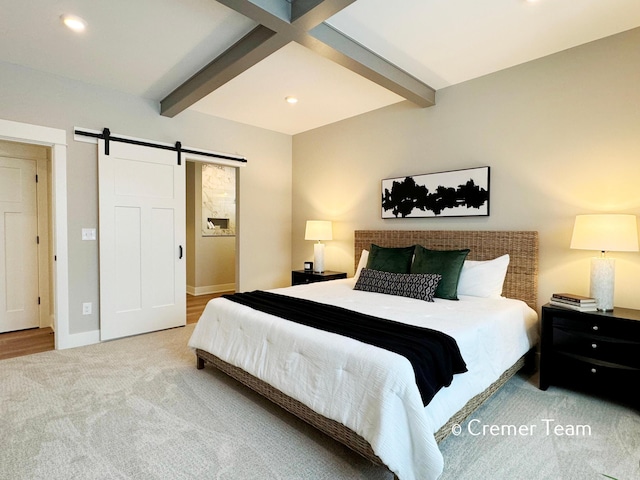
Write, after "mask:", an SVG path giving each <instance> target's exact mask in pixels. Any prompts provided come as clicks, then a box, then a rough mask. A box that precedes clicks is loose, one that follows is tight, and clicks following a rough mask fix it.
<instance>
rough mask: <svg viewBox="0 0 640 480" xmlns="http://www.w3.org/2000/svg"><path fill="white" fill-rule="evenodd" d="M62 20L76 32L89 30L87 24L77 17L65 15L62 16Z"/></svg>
mask: <svg viewBox="0 0 640 480" xmlns="http://www.w3.org/2000/svg"><path fill="white" fill-rule="evenodd" d="M60 20H61V21H62V23H64V24H65V25H66V26H67V27H69V28H70V29H71V30H73V31H74V32H84V30H85V29H86V28H87V22H85V21H84V20H83V19H82V18H80V17H77V16H75V15H68V14H66V13H65V14H64V15H60Z"/></svg>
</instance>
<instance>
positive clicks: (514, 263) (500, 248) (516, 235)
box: [354, 230, 538, 310]
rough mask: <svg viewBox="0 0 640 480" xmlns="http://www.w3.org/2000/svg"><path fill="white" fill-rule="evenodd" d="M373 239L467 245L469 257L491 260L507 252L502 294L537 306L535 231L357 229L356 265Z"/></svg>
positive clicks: (393, 244)
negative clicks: (508, 258) (507, 262)
mask: <svg viewBox="0 0 640 480" xmlns="http://www.w3.org/2000/svg"><path fill="white" fill-rule="evenodd" d="M372 243H374V244H376V245H379V246H381V247H408V246H410V245H422V246H423V247H425V248H429V249H432V250H453V249H461V248H469V249H471V251H470V252H469V256H468V257H467V258H468V259H469V260H491V259H493V258H496V257H499V256H500V255H504V254H505V253H508V254H509V257H510V261H509V268H508V270H507V276H506V278H505V281H504V287H503V289H502V294H503V295H504V296H505V297H509V298H516V299H519V300H523V301H524V302H526V303H527V304H528V305H529V306H530V307H531V308H533V309H534V310H537V308H538V307H537V298H538V232H531V231H493V232H491V231H465V230H460V231H456V230H356V231H355V243H354V248H355V267H356V268H357V267H358V262H359V261H360V255H361V253H362V250H369V249H370V248H371V244H372Z"/></svg>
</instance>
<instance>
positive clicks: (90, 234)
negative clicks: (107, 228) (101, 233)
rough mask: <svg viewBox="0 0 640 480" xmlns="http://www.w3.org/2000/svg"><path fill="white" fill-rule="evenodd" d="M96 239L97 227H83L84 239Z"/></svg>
mask: <svg viewBox="0 0 640 480" xmlns="http://www.w3.org/2000/svg"><path fill="white" fill-rule="evenodd" d="M95 239H96V229H95V228H83V229H82V240H95Z"/></svg>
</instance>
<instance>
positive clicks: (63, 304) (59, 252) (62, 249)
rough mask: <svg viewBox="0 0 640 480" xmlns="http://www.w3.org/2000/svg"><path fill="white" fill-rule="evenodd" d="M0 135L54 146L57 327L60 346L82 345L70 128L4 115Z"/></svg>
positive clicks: (56, 340)
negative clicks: (75, 288)
mask: <svg viewBox="0 0 640 480" xmlns="http://www.w3.org/2000/svg"><path fill="white" fill-rule="evenodd" d="M0 139H1V140H6V141H8V142H20V143H28V144H34V145H44V146H48V147H50V148H51V177H52V178H51V190H52V191H51V201H52V209H51V212H52V217H53V218H52V219H51V223H52V230H53V231H52V232H51V233H52V241H53V252H54V256H55V259H56V260H55V262H54V267H53V268H54V273H53V295H52V297H53V298H54V308H53V330H54V331H55V348H56V350H59V349H64V348H71V347H74V346H78V343H77V341H76V340H74V339H73V338H72V337H73V336H72V335H70V334H69V258H68V239H67V132H66V131H65V130H61V129H57V128H50V127H43V126H40V125H32V124H28V123H20V122H13V121H10V120H3V119H0Z"/></svg>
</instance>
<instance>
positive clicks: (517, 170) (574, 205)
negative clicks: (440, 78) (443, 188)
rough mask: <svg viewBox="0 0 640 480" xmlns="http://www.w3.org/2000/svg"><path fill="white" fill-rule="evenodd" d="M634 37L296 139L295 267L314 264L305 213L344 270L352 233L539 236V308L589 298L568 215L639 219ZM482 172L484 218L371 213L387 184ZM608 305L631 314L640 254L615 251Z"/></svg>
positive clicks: (332, 261) (334, 264) (638, 32)
mask: <svg viewBox="0 0 640 480" xmlns="http://www.w3.org/2000/svg"><path fill="white" fill-rule="evenodd" d="M639 45H640V29H635V30H632V31H629V32H626V33H623V34H620V35H617V36H613V37H609V38H606V39H603V40H600V41H597V42H594V43H591V44H587V45H584V46H581V47H577V48H574V49H571V50H567V51H564V52H561V53H558V54H556V55H553V56H549V57H545V58H542V59H539V60H536V61H533V62H529V63H526V64H523V65H520V66H516V67H513V68H510V69H507V70H504V71H501V72H498V73H495V74H492V75H488V76H485V77H482V78H479V79H476V80H472V81H469V82H466V83H463V84H460V85H456V86H452V87H449V88H446V89H443V90H441V91H439V92H438V93H437V102H436V106H434V107H431V108H426V109H420V108H416V107H415V106H413V105H411V104H409V103H407V102H403V103H400V104H396V105H393V106H390V107H387V108H384V109H381V110H378V111H375V112H372V113H369V114H365V115H362V116H359V117H356V118H353V119H349V120H345V121H342V122H340V123H336V124H333V125H329V126H327V127H323V128H319V129H316V130H313V131H310V132H307V133H303V134H299V135H296V136H295V137H294V142H293V158H294V166H293V205H294V208H293V224H292V227H293V228H292V233H293V237H292V244H293V254H292V267H293V268H300V267H301V266H302V262H303V261H305V260H310V259H312V257H313V247H312V245H311V242H307V241H305V240H304V224H305V220H307V219H330V220H333V221H334V222H335V223H334V238H335V239H334V240H333V241H331V242H327V247H326V253H325V263H326V267H327V268H328V269H331V270H340V271H347V272H349V274H353V247H352V245H353V231H354V230H355V229H369V228H371V229H478V230H507V229H526V230H538V231H539V232H540V254H541V261H540V277H539V280H540V282H539V285H540V287H539V298H538V300H539V303H540V304H543V303H545V302H546V301H547V299H548V298H549V296H550V295H551V293H553V292H557V291H570V292H574V293H578V294H588V293H589V292H588V290H589V264H590V262H589V258H590V257H591V256H592V255H593V254H594V253H593V252H588V251H580V250H570V249H569V242H570V238H571V232H572V227H573V221H574V217H575V215H576V214H581V213H597V212H617V213H632V214H636V215H638V214H640V189H639V184H640V107H639V106H640V48H638V46H639ZM484 165H489V166H490V167H491V215H490V216H489V217H477V218H435V219H434V218H429V219H387V220H382V219H381V217H380V180H381V179H384V178H390V177H396V176H403V175H413V174H421V173H430V172H438V171H444V170H453V169H461V168H469V167H477V166H484ZM613 256H615V258H616V259H617V260H616V262H617V266H616V274H617V275H616V278H617V279H616V294H615V300H616V305H618V306H625V307H632V308H640V286H639V285H640V284H639V283H638V278H640V254H638V253H616V254H613Z"/></svg>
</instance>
